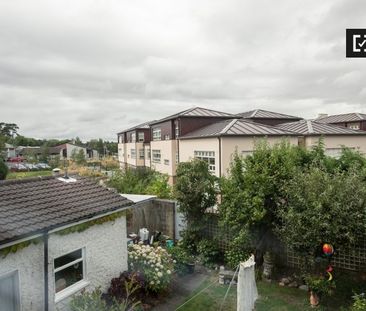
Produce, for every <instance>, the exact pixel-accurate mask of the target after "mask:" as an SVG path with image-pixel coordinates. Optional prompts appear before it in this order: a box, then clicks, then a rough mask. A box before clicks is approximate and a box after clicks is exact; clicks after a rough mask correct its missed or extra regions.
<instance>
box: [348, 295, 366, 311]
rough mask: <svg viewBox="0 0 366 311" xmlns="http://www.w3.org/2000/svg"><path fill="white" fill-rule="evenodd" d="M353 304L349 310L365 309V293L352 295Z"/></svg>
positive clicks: (362, 310)
mask: <svg viewBox="0 0 366 311" xmlns="http://www.w3.org/2000/svg"><path fill="white" fill-rule="evenodd" d="M352 298H353V301H354V302H353V305H352V307H351V310H350V311H365V310H366V297H365V294H363V293H362V294H359V295H354V296H353V297H352Z"/></svg>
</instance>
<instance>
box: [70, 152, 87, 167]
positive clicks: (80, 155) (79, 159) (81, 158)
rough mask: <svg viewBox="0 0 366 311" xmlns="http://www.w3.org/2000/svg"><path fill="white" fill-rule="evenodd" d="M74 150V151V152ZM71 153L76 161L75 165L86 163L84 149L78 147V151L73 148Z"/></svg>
mask: <svg viewBox="0 0 366 311" xmlns="http://www.w3.org/2000/svg"><path fill="white" fill-rule="evenodd" d="M74 151H75V153H74ZM72 153H73V154H72V156H71V157H72V159H73V160H74V161H75V162H76V164H77V165H83V164H86V159H85V152H84V149H79V150H78V151H76V150H73V152H72Z"/></svg>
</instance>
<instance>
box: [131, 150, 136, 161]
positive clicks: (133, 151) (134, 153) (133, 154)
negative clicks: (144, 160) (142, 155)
mask: <svg viewBox="0 0 366 311" xmlns="http://www.w3.org/2000/svg"><path fill="white" fill-rule="evenodd" d="M130 152H131V159H136V149H131V150H130Z"/></svg>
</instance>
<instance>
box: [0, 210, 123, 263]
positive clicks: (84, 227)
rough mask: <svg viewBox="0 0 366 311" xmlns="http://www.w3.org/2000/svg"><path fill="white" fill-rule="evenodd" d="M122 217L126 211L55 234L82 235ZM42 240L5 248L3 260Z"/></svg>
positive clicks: (2, 254) (0, 252) (0, 251)
mask: <svg viewBox="0 0 366 311" xmlns="http://www.w3.org/2000/svg"><path fill="white" fill-rule="evenodd" d="M122 216H126V211H121V212H118V213H113V214H110V215H107V216H104V217H101V218H98V219H94V220H91V221H88V222H84V223H81V224H78V225H75V226H72V227H69V228H66V229H63V230H61V231H57V232H55V234H58V235H67V234H70V233H75V232H78V233H80V232H83V231H85V230H87V229H89V228H90V227H92V226H94V225H102V224H104V223H106V222H110V221H115V220H116V219H118V218H120V217H122ZM42 240H43V238H42V237H39V238H35V239H32V240H27V241H24V242H20V243H18V244H15V245H11V246H8V247H5V248H3V249H1V250H0V256H1V257H2V258H5V257H6V256H8V255H9V254H10V253H16V252H17V251H20V250H22V249H23V248H26V247H28V246H29V245H31V244H35V245H36V244H38V243H40V242H42Z"/></svg>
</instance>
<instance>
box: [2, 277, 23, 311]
mask: <svg viewBox="0 0 366 311" xmlns="http://www.w3.org/2000/svg"><path fill="white" fill-rule="evenodd" d="M0 309H1V310H9V311H20V295H19V276H18V271H13V272H10V273H6V274H3V275H0Z"/></svg>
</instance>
